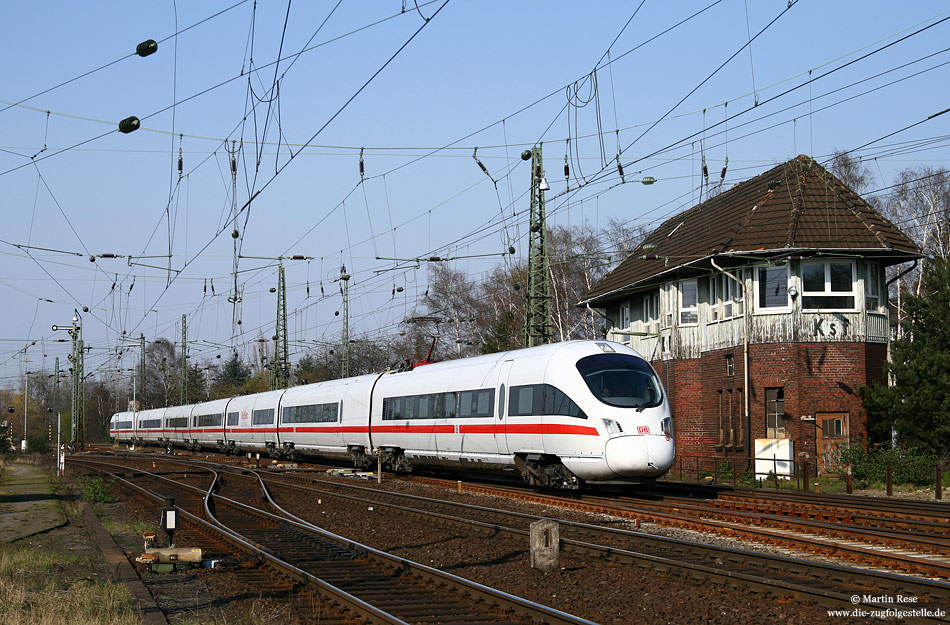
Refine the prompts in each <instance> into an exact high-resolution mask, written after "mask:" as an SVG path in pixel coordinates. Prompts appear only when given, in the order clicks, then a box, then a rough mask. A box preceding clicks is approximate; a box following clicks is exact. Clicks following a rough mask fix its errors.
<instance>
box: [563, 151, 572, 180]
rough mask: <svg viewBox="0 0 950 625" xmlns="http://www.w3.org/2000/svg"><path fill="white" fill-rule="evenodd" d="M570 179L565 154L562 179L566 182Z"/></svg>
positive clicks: (569, 170) (569, 168) (569, 169)
mask: <svg viewBox="0 0 950 625" xmlns="http://www.w3.org/2000/svg"><path fill="white" fill-rule="evenodd" d="M570 177H571V167H570V165H568V164H567V154H565V155H564V179H565V180H568V179H569V178H570Z"/></svg>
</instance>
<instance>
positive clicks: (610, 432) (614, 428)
mask: <svg viewBox="0 0 950 625" xmlns="http://www.w3.org/2000/svg"><path fill="white" fill-rule="evenodd" d="M601 421H603V422H604V427H605V428H607V436H609V437H611V438H613V437H614V436H620V435H621V434H623V428H622V427H620V424H619V423H617V422H616V421H614V420H613V419H601Z"/></svg>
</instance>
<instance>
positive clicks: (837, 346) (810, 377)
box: [653, 343, 887, 459]
mask: <svg viewBox="0 0 950 625" xmlns="http://www.w3.org/2000/svg"><path fill="white" fill-rule="evenodd" d="M886 355H887V347H886V345H883V344H877V343H780V344H779V343H775V344H754V345H750V347H749V371H750V374H751V377H750V386H751V395H750V418H749V421H751V438H752V439H756V438H765V437H766V399H765V392H766V389H767V388H770V387H776V388H782V389H784V391H785V414H786V418H785V430H786V437H787V438H791V439H792V440H793V441H794V443H793V444H794V450H795V454H796V456H797V457H799V458H807V459H813V458H814V457H815V455H816V453H817V450H816V442H815V441H816V434H817V429H818V428H820V427H821V422H820V419H814V417H815V415H816V413H834V412H841V413H846V414H847V416H848V422H849V424H850V436H851V437H866V436H867V434H868V424H867V416H866V415H865V413H864V409H863V406H862V403H861V396H860V388H861V386H863V385H866V384H870V383H872V382H875V381H879V380H883V378H884V363H885V361H886ZM727 356H732V359H733V363H734V371H733V373H732V375H728V374H727V367H726V357H727ZM653 366H654V368H656V370H657V373H658V374H659V375H660V378H661V380H662V381H663V384H664V386H665V387H666V389H667V393H668V394H669V396H670V400H671V407H672V409H673V415H674V426H675V429H676V443H677V454H678V455H682V456H702V455H718V456H727V457H729V456H743V457H745V456H747V455H748V454H749V453H750V451H749V442H750V441H749V438H750V437H749V433H748V425H747V424H746V423H745V419H744V406H743V403H742V402H743V401H744V398H743V393H744V391H745V389H744V388H743V386H744V376H743V353H742V348H741V347H738V348H736V347H733V348H728V349H723V350H716V351H711V352H705V353H703V354H702V356H701V357H700V358H689V359H679V360H666V361H657V362H654V363H653ZM720 397H721V398H723V400H722V401H723V405H724V409H723V411H722V412H723V413H724V414H727V413H728V412H729V410H728V407H729V403H728V401H727V400H728V399H729V398H730V397H731V398H732V404H731V406H732V421H731V424H732V425H733V427H734V428H735V429H736V431H735V432H734V433H733V440H732V442H733V445H732V446H728V445H721V444H720V443H721V442H723V438H724V439H725V442H729V438H730V437H729V436H728V434H726V435H725V436H724V437H723V435H722V434H721V432H720V429H721V427H720ZM803 416H804V417H806V419H802V417H803ZM723 423H724V425H728V424H729V423H730V422H729V421H728V420H727V419H726V420H724V422H723ZM740 436H741V440H740ZM736 443H741V445H739V444H736Z"/></svg>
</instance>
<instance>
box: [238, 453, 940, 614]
mask: <svg viewBox="0 0 950 625" xmlns="http://www.w3.org/2000/svg"><path fill="white" fill-rule="evenodd" d="M219 470H221V471H222V472H223V473H226V474H228V475H229V477H228V483H229V484H231V483H232V482H234V481H235V479H234V478H238V479H244V480H253V481H258V480H260V481H263V482H264V483H266V485H267V487H268V489H269V490H270V491H272V493H273V496H274V498H275V499H277V500H278V501H283V502H285V505H286V506H287V507H288V508H292V509H294V510H295V513H296V514H299V515H301V516H306V515H314V514H316V513H317V510H316V509H315V508H314V506H313V505H312V503H307V502H315V501H319V500H322V499H326V498H334V497H336V498H340V499H343V500H347V501H349V502H350V503H351V504H352V505H353V506H364V507H370V508H374V507H375V508H380V509H388V510H390V511H392V512H393V513H395V514H398V515H400V518H404V517H405V516H406V515H409V514H411V515H416V516H418V517H420V518H421V519H423V520H422V522H425V523H438V524H442V525H450V526H455V527H463V528H465V529H466V532H467V533H469V534H471V533H475V534H479V533H480V534H483V535H485V536H498V535H504V536H507V537H508V538H510V539H513V540H515V541H518V542H520V543H522V544H526V542H527V535H528V531H529V530H528V525H529V524H530V523H531V522H532V521H535V520H538V519H540V518H542V517H540V516H536V515H527V514H523V513H515V512H510V511H505V510H498V509H494V508H487V507H480V506H472V505H470V504H460V503H453V502H446V501H443V500H437V499H431V498H423V497H418V496H414V495H406V494H400V493H393V492H389V491H381V490H379V489H376V488H372V487H369V486H362V485H358V484H342V483H339V482H333V481H324V480H318V479H314V477H312V475H313V474H305V475H303V476H298V475H292V474H286V473H281V474H271V473H269V472H266V471H255V470H251V469H248V468H241V467H220V468H219ZM291 482H294V483H291ZM247 490H248V489H246V488H236V489H235V491H236V492H242V491H243V492H246V491H247ZM403 522H404V521H403ZM559 527H560V533H561V545H562V548H563V549H565V550H570V551H573V552H576V553H582V554H584V555H585V556H587V557H598V558H603V559H607V560H612V561H616V562H620V563H623V564H632V565H636V566H639V567H644V568H648V569H650V570H652V571H670V572H674V573H677V574H685V575H689V576H691V577H694V578H696V579H701V580H704V581H708V580H717V581H720V582H724V583H726V584H729V585H734V586H744V587H747V588H752V589H755V590H758V591H766V592H768V593H772V594H778V595H785V596H792V597H795V598H797V599H799V600H806V601H814V602H816V603H819V604H821V605H825V606H829V607H832V606H833V607H841V606H842V605H850V606H853V605H855V602H854V600H853V599H852V597H855V596H857V597H859V598H863V597H865V596H869V595H870V596H879V595H888V594H890V595H893V594H895V593H901V594H903V595H908V594H912V595H914V596H915V597H917V598H918V600H919V601H920V602H921V603H922V604H928V603H929V604H932V605H941V602H943V601H945V597H946V596H948V595H950V584H946V583H943V582H938V581H931V580H926V579H919V578H913V577H907V576H901V575H894V574H889V573H881V572H873V571H868V570H862V569H855V568H852V567H845V566H836V565H831V564H822V563H816V562H810V561H806V560H802V559H797V558H789V557H784V556H776V555H771V554H764V553H759V552H749V551H743V550H738V549H731V548H727V547H716V546H711V545H706V544H702V543H694V542H689V541H684V540H677V539H670V538H664V537H658V536H653V535H648V534H644V533H642V532H635V531H630V530H624V529H617V528H608V527H603V526H598V525H592V524H587V523H577V522H570V521H563V520H561V521H559ZM858 603H859V605H866V606H867V607H869V608H871V607H874V606H873V604H872V603H865V602H863V601H859V602H858ZM920 622H940V621H928V620H921V621H920Z"/></svg>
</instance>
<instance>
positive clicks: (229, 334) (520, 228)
mask: <svg viewBox="0 0 950 625" xmlns="http://www.w3.org/2000/svg"><path fill="white" fill-rule="evenodd" d="M2 13H3V16H4V20H3V22H4V26H3V27H2V29H3V37H2V38H0V58H3V59H4V63H3V70H2V74H0V75H2V76H3V80H2V81H0V190H2V193H0V206H2V216H3V219H2V224H3V225H2V228H0V297H2V301H3V306H2V307H0V379H2V380H3V382H2V384H0V385H2V386H5V387H14V386H18V385H19V379H20V376H22V374H23V372H24V371H25V370H27V369H29V370H38V369H41V368H45V369H46V370H52V368H53V360H54V359H55V358H56V357H57V356H58V357H60V360H61V366H62V367H63V368H64V369H65V368H66V367H68V363H67V362H66V355H67V354H68V353H69V343H68V340H66V339H68V336H67V335H66V333H65V332H53V331H52V330H51V329H50V328H51V325H53V324H59V325H69V324H70V323H71V320H72V317H73V311H74V309H78V310H79V311H80V313H81V316H82V326H83V335H84V339H85V341H86V345H87V346H91V347H92V350H91V351H90V353H89V355H88V357H87V361H86V371H87V372H97V371H104V370H105V369H106V368H108V367H115V366H116V364H117V360H116V357H115V353H116V348H117V347H118V346H121V345H122V344H123V343H127V342H128V341H129V340H131V339H132V338H136V337H138V336H139V334H140V333H141V334H144V335H145V337H146V339H147V340H154V339H155V338H158V337H166V338H168V339H170V340H173V341H175V340H180V333H181V329H180V325H181V316H182V314H186V315H187V316H188V336H189V339H190V340H191V341H193V343H192V344H191V347H190V348H189V349H190V351H191V353H192V354H193V355H194V356H195V357H197V358H199V359H203V358H213V357H214V356H215V355H216V354H220V353H225V354H226V353H227V351H228V350H229V349H231V348H237V349H238V350H239V351H240V353H242V355H245V356H246V355H247V354H248V350H249V348H250V346H251V345H252V344H253V343H254V341H256V340H257V339H258V338H259V337H260V336H263V337H266V338H267V339H269V338H270V337H271V335H273V333H274V320H275V317H276V299H277V298H276V295H275V294H274V293H271V292H270V289H271V288H272V287H276V286H277V264H276V260H267V258H272V259H276V258H277V257H281V256H283V257H289V256H292V255H302V256H306V257H308V260H289V259H288V260H285V261H284V266H285V268H286V276H287V303H288V313H289V324H288V325H289V328H290V334H291V339H292V340H293V341H294V343H293V351H295V352H296V353H297V354H298V355H299V354H300V353H302V352H303V350H305V349H306V345H307V344H308V342H309V344H310V345H313V343H314V342H321V341H333V340H336V339H337V338H338V337H339V332H340V328H341V326H340V317H338V316H336V315H335V314H334V313H335V312H336V311H339V310H341V308H342V298H341V295H340V291H339V283H338V282H334V279H335V278H337V277H338V276H339V275H340V270H341V266H342V265H343V264H345V265H346V268H347V271H348V272H349V273H350V274H351V275H352V280H351V281H350V295H351V306H350V311H351V322H350V334H351V336H357V337H364V338H368V339H373V338H375V337H379V336H382V335H386V334H392V333H394V332H396V331H398V325H399V323H400V322H401V321H402V320H403V319H404V318H405V317H406V315H407V314H408V313H410V312H411V311H412V309H413V306H414V305H415V303H416V301H417V300H418V298H420V297H421V296H422V294H423V293H424V292H425V288H426V268H427V264H426V263H425V262H422V263H419V264H418V267H417V263H415V262H412V261H411V260H401V261H400V260H388V259H392V258H399V259H414V258H419V257H428V256H433V255H439V256H449V257H454V258H456V260H453V261H451V263H452V266H453V267H455V268H457V269H462V270H464V271H466V272H468V273H470V274H471V275H474V276H478V275H481V274H482V273H483V272H486V271H488V270H490V269H491V268H492V266H494V265H496V264H498V263H500V262H504V261H503V260H502V256H503V252H504V250H506V249H507V248H508V246H509V245H511V246H514V247H515V249H516V250H517V253H516V255H515V258H521V257H523V256H524V255H525V254H526V253H527V246H526V239H525V234H526V230H527V228H526V224H527V219H528V214H527V213H528V197H527V192H528V189H529V184H530V174H529V167H528V166H527V164H526V163H524V162H523V161H522V160H521V158H520V154H521V152H522V151H523V150H525V149H526V148H530V147H531V146H532V145H536V144H538V143H542V144H543V151H544V164H545V169H546V173H547V180H548V182H549V183H550V186H551V191H550V192H549V193H548V212H549V223H550V224H552V225H557V226H572V225H580V224H582V223H585V222H587V223H589V224H590V225H592V226H594V227H598V228H599V227H604V226H606V225H607V223H608V220H610V219H611V218H614V219H619V220H622V221H624V222H626V223H629V224H631V225H645V226H647V227H648V228H651V227H654V226H655V225H657V224H658V223H659V222H661V221H663V220H664V219H666V218H668V217H669V216H670V215H672V214H675V213H676V212H679V211H681V210H684V209H686V208H689V207H690V206H692V205H694V204H695V203H696V202H698V201H699V200H700V199H701V195H703V196H704V194H705V186H704V185H703V184H702V180H701V177H700V171H701V163H702V157H703V156H705V159H706V161H707V164H708V169H709V172H710V181H711V183H714V184H718V182H719V175H720V172H721V170H722V167H723V165H724V163H725V160H726V158H727V157H728V163H729V166H728V170H727V173H726V177H725V181H724V183H723V184H724V188H728V187H729V186H731V185H733V184H735V183H737V182H740V181H742V180H745V179H747V178H749V177H752V176H754V175H756V174H758V173H761V172H762V171H764V170H765V169H767V168H768V167H770V166H771V165H773V164H776V163H780V162H783V161H785V160H788V159H790V158H792V157H794V156H796V155H797V154H803V153H804V154H810V155H812V156H814V157H815V158H816V159H817V160H818V161H819V162H822V163H824V162H826V161H827V160H828V157H829V155H830V154H831V153H832V152H833V151H834V150H835V149H846V150H856V151H855V152H854V156H855V157H858V158H861V159H862V160H863V162H864V163H865V164H866V165H868V166H869V167H870V169H871V171H872V172H874V173H875V174H876V176H877V180H876V181H875V182H874V184H872V190H876V189H884V188H885V187H887V186H889V185H890V184H892V183H893V179H894V174H895V173H896V172H897V171H899V170H901V169H904V168H907V167H917V166H924V165H927V166H942V165H945V164H946V163H948V162H950V148H948V140H947V139H948V135H950V133H948V126H950V114H947V115H944V116H941V117H937V118H934V119H932V120H929V121H924V120H926V119H927V118H928V117H929V116H931V115H933V114H935V113H938V112H940V111H942V110H945V109H947V108H948V107H950V89H948V85H950V65H948V64H950V6H948V5H947V4H946V3H945V2H941V1H912V2H901V3H895V2H889V1H884V0H879V1H871V2H869V1H866V0H865V1H856V0H855V1H851V0H841V1H836V2H827V1H820V0H798V1H797V2H795V3H794V4H793V5H792V6H789V3H788V1H787V0H720V1H718V2H717V1H715V0H701V1H698V2H692V1H690V2H686V1H683V2H679V1H677V2H669V1H666V2H660V1H658V0H645V1H644V2H643V3H642V5H641V3H640V2H639V0H637V1H633V2H629V1H628V2H609V1H604V2H589V3H578V2H561V1H549V2H538V1H529V0H524V1H520V2H498V1H487V2H486V1H482V2H472V1H470V0H449V1H448V2H445V1H444V0H436V1H434V2H425V3H424V4H419V5H418V6H417V5H416V4H415V3H413V2H412V1H408V0H407V1H405V2H404V1H403V0H360V1H357V0H341V1H339V2H336V1H335V0H334V1H330V2H300V1H299V0H298V2H292V3H289V7H288V3H287V2H265V1H260V2H258V3H257V6H256V8H255V5H254V3H253V2H252V1H245V2H235V1H233V0H228V1H225V2H219V1H217V0H215V1H211V0H208V1H206V2H177V3H176V2H172V1H166V2H148V3H128V2H106V1H97V2H46V1H42V0H38V1H36V2H12V1H5V2H3V3H2ZM147 39H155V40H156V41H158V42H159V43H158V51H157V52H156V53H155V54H153V55H151V56H147V57H144V58H142V57H139V56H137V55H136V54H135V48H136V45H137V44H138V43H139V42H142V41H144V40H147ZM750 40H751V43H750ZM377 72H378V73H377ZM756 102H758V105H756ZM131 115H134V116H137V117H138V118H139V119H140V120H141V128H140V129H139V130H137V131H135V132H133V133H130V134H122V133H119V132H118V131H117V127H118V122H119V120H121V119H123V118H126V117H129V116H131ZM918 122H923V123H918ZM915 124H916V125H915ZM911 126H912V127H911ZM908 127H910V128H908ZM897 131H900V132H897ZM892 133H894V134H892ZM232 148H233V149H235V150H236V153H237V158H236V163H237V176H236V185H233V186H232V177H231V164H230V160H231V157H230V154H229V150H231V149H232ZM476 148H477V157H478V159H479V161H480V162H481V163H483V164H484V165H485V167H486V168H487V169H488V171H489V173H490V176H488V175H486V174H485V173H484V172H483V171H482V170H481V169H480V168H479V166H478V164H477V162H476V160H475V159H474V158H473V152H474V151H475V149H476ZM179 151H180V152H179ZM179 153H180V154H181V158H182V174H181V176H179V172H178V159H179ZM361 153H362V159H363V163H364V165H363V175H362V177H361V174H360V155H361ZM618 156H619V160H620V162H621V163H622V164H623V168H624V172H625V180H626V183H625V184H621V178H620V176H619V173H618V171H617V166H616V162H617V159H618ZM565 157H567V160H568V162H569V164H570V177H569V178H568V179H565V178H564V173H563V172H564V162H565ZM645 176H652V177H655V178H656V179H657V182H656V184H654V185H652V186H644V185H641V184H639V183H638V182H637V181H638V180H640V179H641V178H643V177H645ZM884 192H885V191H881V193H884ZM252 197H253V200H252V201H251V202H250V204H248V200H249V198H252ZM235 210H237V211H238V216H237V220H236V223H234V222H232V220H231V217H232V215H233V213H234V211H235ZM235 228H236V229H237V230H238V232H239V234H240V237H239V239H238V240H237V242H238V244H239V246H240V254H241V255H242V256H244V258H240V259H239V260H238V263H237V266H238V269H239V270H240V271H239V273H238V280H237V282H238V288H239V290H240V296H241V302H240V303H239V305H237V306H236V305H235V304H234V303H233V302H229V298H232V296H233V295H234V292H233V291H234V282H235V281H234V277H233V274H232V272H233V269H234V264H235V259H234V243H235V240H234V239H232V236H231V232H232V230H233V229H235ZM101 254H114V255H116V256H118V258H97V259H96V260H95V262H90V260H89V257H90V255H93V256H98V255H101ZM614 256H616V254H615V255H614ZM249 257H261V258H249ZM379 258H384V259H387V260H380V259H379ZM619 260H620V258H619V257H617V258H614V262H615V263H616V262H619ZM212 283H213V292H212ZM398 287H402V290H401V291H400V292H395V291H396V289H397V288H398ZM394 292H395V293H394ZM83 307H87V308H88V309H89V310H88V312H82V308H83ZM235 318H240V319H241V321H242V323H241V325H240V326H239V327H237V332H236V333H235V332H234V330H235V328H236V326H235V323H234V320H235ZM125 358H126V360H125V361H123V366H125V367H129V366H130V364H131V360H129V356H126V357H125ZM26 360H29V361H30V362H24V361H26Z"/></svg>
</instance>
